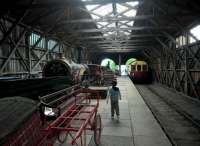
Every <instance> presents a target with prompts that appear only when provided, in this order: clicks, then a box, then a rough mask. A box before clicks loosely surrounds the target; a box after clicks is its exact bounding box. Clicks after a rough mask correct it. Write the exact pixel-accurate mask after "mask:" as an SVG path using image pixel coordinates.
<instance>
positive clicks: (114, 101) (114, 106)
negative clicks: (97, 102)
mask: <svg viewBox="0 0 200 146" xmlns="http://www.w3.org/2000/svg"><path fill="white" fill-rule="evenodd" d="M116 86H117V81H116V80H113V81H112V88H109V89H108V92H107V104H108V101H109V99H110V104H111V118H112V119H114V113H116V115H117V120H118V121H119V100H121V93H120V90H119V88H118V87H116Z"/></svg>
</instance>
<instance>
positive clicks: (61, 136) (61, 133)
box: [57, 131, 68, 144]
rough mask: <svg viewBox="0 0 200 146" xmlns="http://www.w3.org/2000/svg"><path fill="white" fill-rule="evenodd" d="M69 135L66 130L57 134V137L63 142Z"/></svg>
mask: <svg viewBox="0 0 200 146" xmlns="http://www.w3.org/2000/svg"><path fill="white" fill-rule="evenodd" d="M67 136H68V133H67V132H66V131H61V132H60V133H59V134H58V135H57V139H58V141H59V143H61V144H63V143H64V142H65V141H66V140H67Z"/></svg>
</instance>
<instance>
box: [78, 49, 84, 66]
mask: <svg viewBox="0 0 200 146" xmlns="http://www.w3.org/2000/svg"><path fill="white" fill-rule="evenodd" d="M77 50H78V63H82V52H83V49H82V48H81V47H78V49H77Z"/></svg>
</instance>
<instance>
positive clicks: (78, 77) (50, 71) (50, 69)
mask: <svg viewBox="0 0 200 146" xmlns="http://www.w3.org/2000/svg"><path fill="white" fill-rule="evenodd" d="M87 75H88V68H87V65H83V64H76V63H75V62H73V61H70V60H67V59H64V58H63V59H56V60H52V61H49V62H47V64H46V65H45V66H44V68H43V77H59V76H67V77H70V79H71V82H73V83H74V84H75V83H80V82H82V81H83V80H84V79H85V78H86V76H87Z"/></svg>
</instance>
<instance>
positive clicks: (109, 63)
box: [101, 58, 116, 71]
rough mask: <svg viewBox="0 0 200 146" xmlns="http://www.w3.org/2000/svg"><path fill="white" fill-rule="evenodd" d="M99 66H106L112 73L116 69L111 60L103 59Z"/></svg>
mask: <svg viewBox="0 0 200 146" xmlns="http://www.w3.org/2000/svg"><path fill="white" fill-rule="evenodd" d="M101 66H107V67H108V68H110V69H111V70H112V71H115V69H116V64H115V62H114V61H113V60H112V59H109V58H105V59H103V60H102V61H101Z"/></svg>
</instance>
